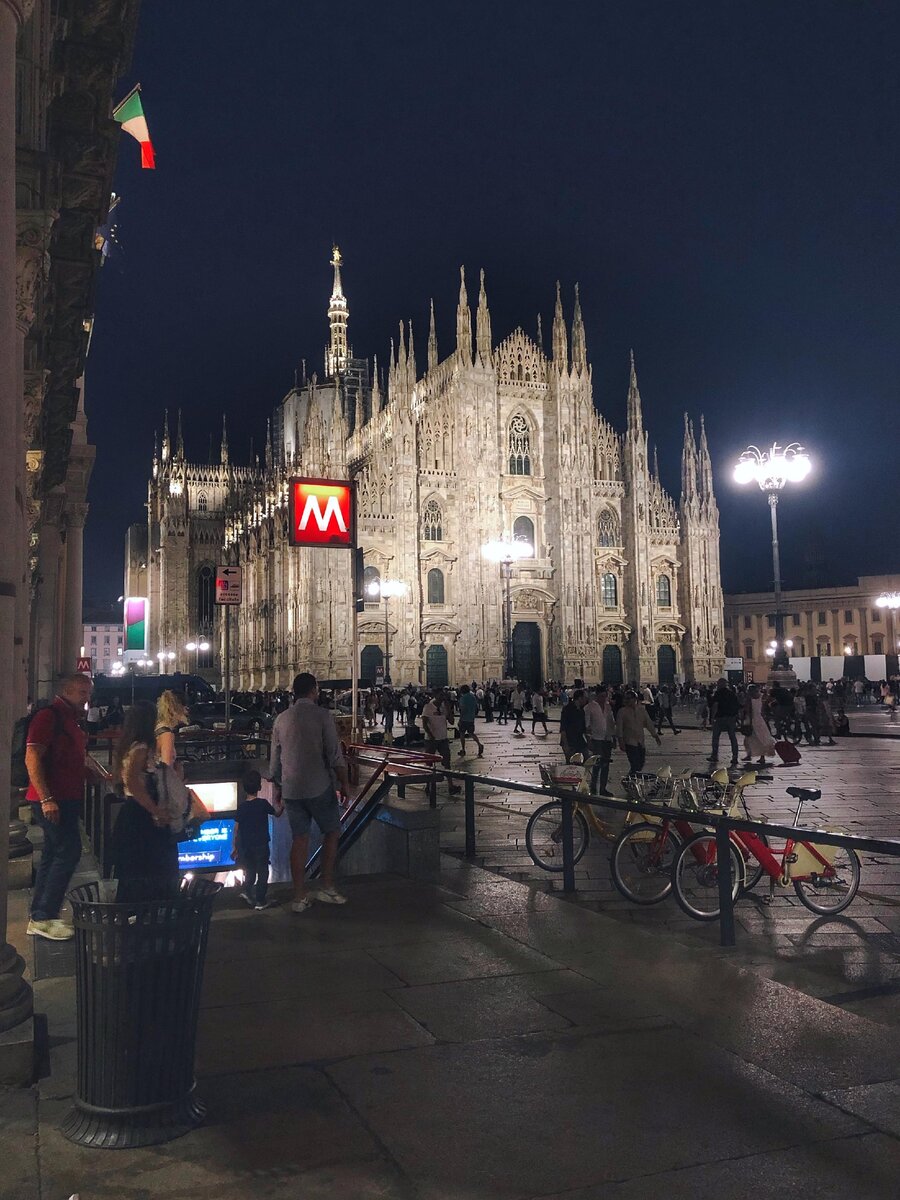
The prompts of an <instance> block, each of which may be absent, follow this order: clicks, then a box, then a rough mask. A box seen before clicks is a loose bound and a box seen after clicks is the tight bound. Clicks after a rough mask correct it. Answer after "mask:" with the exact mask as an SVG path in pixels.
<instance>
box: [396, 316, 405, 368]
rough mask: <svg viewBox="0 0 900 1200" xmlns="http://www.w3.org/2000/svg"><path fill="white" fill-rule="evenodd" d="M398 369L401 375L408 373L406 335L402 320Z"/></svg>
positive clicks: (398, 349) (398, 348) (398, 347)
mask: <svg viewBox="0 0 900 1200" xmlns="http://www.w3.org/2000/svg"><path fill="white" fill-rule="evenodd" d="M397 370H398V371H399V372H400V374H401V375H405V374H406V335H405V334H404V332H403V322H402V321H401V322H400V342H399V345H398V346H397Z"/></svg>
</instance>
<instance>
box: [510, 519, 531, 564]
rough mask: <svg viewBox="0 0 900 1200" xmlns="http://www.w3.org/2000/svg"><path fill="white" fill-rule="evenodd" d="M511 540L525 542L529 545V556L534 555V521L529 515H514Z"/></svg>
mask: <svg viewBox="0 0 900 1200" xmlns="http://www.w3.org/2000/svg"><path fill="white" fill-rule="evenodd" d="M513 541H514V542H527V543H528V545H529V546H531V555H529V557H532V558H533V557H534V521H532V519H531V517H516V520H515V524H514V525H513Z"/></svg>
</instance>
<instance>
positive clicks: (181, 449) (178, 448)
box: [175, 408, 184, 459]
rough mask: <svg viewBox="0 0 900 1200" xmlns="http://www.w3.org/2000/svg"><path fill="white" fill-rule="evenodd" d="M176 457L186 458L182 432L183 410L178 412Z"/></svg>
mask: <svg viewBox="0 0 900 1200" xmlns="http://www.w3.org/2000/svg"><path fill="white" fill-rule="evenodd" d="M175 457H176V458H180V459H183V458H184V435H183V433H182V432H181V409H180V408H179V410H178V433H177V434H176V436H175Z"/></svg>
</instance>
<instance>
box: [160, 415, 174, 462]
mask: <svg viewBox="0 0 900 1200" xmlns="http://www.w3.org/2000/svg"><path fill="white" fill-rule="evenodd" d="M171 454H172V447H171V445H170V443H169V410H168V409H166V410H165V412H164V413H163V431H162V460H163V462H167V461H168V459H169V457H170V456H171Z"/></svg>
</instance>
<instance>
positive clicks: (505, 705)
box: [497, 687, 509, 725]
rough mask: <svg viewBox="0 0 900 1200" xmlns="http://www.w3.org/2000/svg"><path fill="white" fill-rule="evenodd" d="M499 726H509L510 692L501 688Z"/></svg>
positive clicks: (498, 698)
mask: <svg viewBox="0 0 900 1200" xmlns="http://www.w3.org/2000/svg"><path fill="white" fill-rule="evenodd" d="M497 724H498V725H508V724H509V692H508V691H507V690H506V688H505V687H501V688H500V689H499V691H498V693H497Z"/></svg>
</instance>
